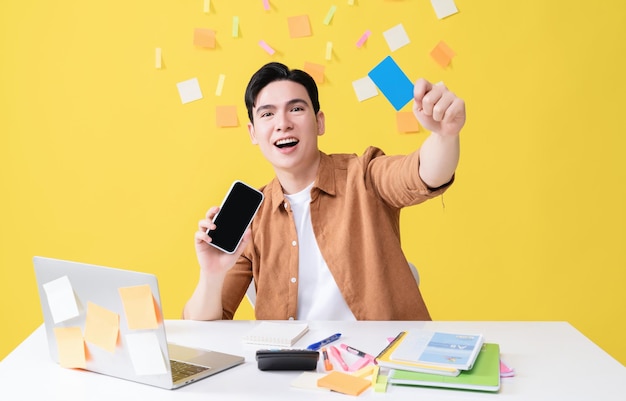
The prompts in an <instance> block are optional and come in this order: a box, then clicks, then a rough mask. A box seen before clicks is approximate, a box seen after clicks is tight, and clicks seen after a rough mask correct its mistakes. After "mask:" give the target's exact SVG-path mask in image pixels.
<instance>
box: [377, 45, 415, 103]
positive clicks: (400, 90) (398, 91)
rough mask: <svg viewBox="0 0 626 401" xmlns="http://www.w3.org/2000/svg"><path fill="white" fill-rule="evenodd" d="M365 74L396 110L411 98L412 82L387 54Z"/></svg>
mask: <svg viewBox="0 0 626 401" xmlns="http://www.w3.org/2000/svg"><path fill="white" fill-rule="evenodd" d="M367 75H368V76H369V77H370V79H371V80H372V81H374V83H375V84H376V86H377V87H378V89H380V91H381V92H382V93H383V95H385V97H386V98H387V100H389V102H391V104H392V105H393V107H394V108H395V109H396V111H398V110H400V109H401V108H402V107H404V105H406V104H407V103H408V102H410V101H411V100H412V99H413V82H411V80H410V79H409V77H407V76H406V74H405V73H404V72H403V71H402V70H401V69H400V67H398V64H396V62H395V61H394V60H393V59H392V58H391V56H387V57H386V58H385V59H384V60H383V61H381V62H380V63H379V64H378V65H377V66H376V67H374V69H372V71H370V72H369V73H368V74H367Z"/></svg>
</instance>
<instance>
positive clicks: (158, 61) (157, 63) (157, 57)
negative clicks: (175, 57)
mask: <svg viewBox="0 0 626 401" xmlns="http://www.w3.org/2000/svg"><path fill="white" fill-rule="evenodd" d="M161 58H162V57H161V48H160V47H157V48H156V49H155V50H154V67H155V68H157V69H159V68H161Z"/></svg>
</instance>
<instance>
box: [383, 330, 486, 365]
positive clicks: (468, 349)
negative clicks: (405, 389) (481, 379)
mask: <svg viewBox="0 0 626 401" xmlns="http://www.w3.org/2000/svg"><path fill="white" fill-rule="evenodd" d="M482 344H483V336H482V335H481V334H465V333H445V332H432V331H421V330H417V331H410V332H408V333H407V335H406V336H405V338H404V339H403V340H402V342H401V343H400V344H399V345H398V347H397V348H396V349H395V351H394V352H393V354H392V355H391V358H392V359H394V360H398V361H407V362H415V363H422V364H427V365H434V366H445V367H451V368H456V369H460V370H469V369H471V368H472V365H473V364H474V361H476V357H477V356H478V352H479V351H480V349H481V346H482Z"/></svg>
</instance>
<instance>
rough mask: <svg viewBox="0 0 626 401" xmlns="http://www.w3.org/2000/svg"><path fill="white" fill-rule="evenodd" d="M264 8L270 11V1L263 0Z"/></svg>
mask: <svg viewBox="0 0 626 401" xmlns="http://www.w3.org/2000/svg"><path fill="white" fill-rule="evenodd" d="M263 8H264V9H265V11H269V10H270V0H263Z"/></svg>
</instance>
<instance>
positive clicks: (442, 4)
mask: <svg viewBox="0 0 626 401" xmlns="http://www.w3.org/2000/svg"><path fill="white" fill-rule="evenodd" d="M430 2H431V4H432V5H433V8H434V9H435V14H437V18H439V19H443V18H446V17H448V16H450V15H452V14H456V13H458V12H459V10H457V8H456V4H454V0H430Z"/></svg>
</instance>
